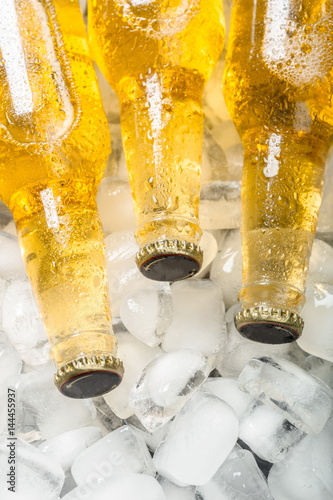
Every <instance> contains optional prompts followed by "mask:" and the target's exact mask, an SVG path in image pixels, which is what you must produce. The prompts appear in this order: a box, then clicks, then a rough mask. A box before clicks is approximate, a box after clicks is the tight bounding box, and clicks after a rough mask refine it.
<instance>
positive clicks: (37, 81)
mask: <svg viewBox="0 0 333 500" xmlns="http://www.w3.org/2000/svg"><path fill="white" fill-rule="evenodd" d="M1 9H2V15H3V14H5V15H4V17H2V21H0V33H1V34H0V52H1V55H2V58H3V60H4V65H3V67H2V74H1V79H0V95H1V105H0V123H1V137H0V173H1V175H0V197H1V199H2V200H3V201H4V202H5V203H6V204H7V205H8V207H9V208H10V209H11V211H12V213H13V216H14V220H15V222H16V226H17V230H18V236H19V241H20V245H21V248H22V254H23V258H24V262H25V266H26V269H27V273H28V276H29V279H30V281H31V283H32V287H33V291H34V294H35V298H36V301H37V304H38V307H39V310H40V313H41V316H42V319H43V322H44V324H45V328H46V331H47V334H48V338H49V341H50V344H51V358H52V359H53V361H54V363H55V365H56V367H57V368H58V372H59V370H60V371H61V377H60V379H61V380H60V379H59V384H60V385H62V388H61V390H62V392H63V393H64V394H66V395H68V396H71V397H90V396H91V395H95V394H94V393H98V392H99V391H100V389H101V388H102V390H101V392H103V388H104V389H106V386H107V385H108V383H110V384H111V386H112V385H113V383H111V378H112V377H111V375H110V376H109V375H105V376H104V375H102V376H98V375H97V377H95V378H94V377H90V378H91V380H90V382H88V379H89V377H88V378H87V383H86V385H85V386H84V383H83V384H82V383H81V382H82V381H83V379H84V377H82V375H83V374H84V373H85V372H87V366H88V365H89V366H88V368H89V370H90V372H91V373H93V372H94V371H96V374H98V370H96V366H95V365H96V360H99V365H98V367H99V371H100V372H101V373H102V372H103V370H104V369H106V372H107V365H108V364H109V365H110V363H111V362H110V360H111V358H114V360H116V358H115V356H116V340H115V337H114V335H113V334H112V329H111V316H110V305H109V300H108V287H107V278H106V272H105V256H104V246H103V235H102V231H101V225H100V221H99V218H98V214H97V208H96V202H95V196H96V190H97V186H98V183H99V181H100V179H101V177H102V174H103V169H104V166H105V162H106V159H107V157H108V154H109V144H110V139H109V131H108V126H107V122H106V118H105V115H104V110H103V108H102V104H101V101H100V96H99V90H98V86H97V82H96V78H95V75H94V71H93V66H92V63H91V59H90V56H89V52H88V48H87V40H86V36H85V28H84V24H83V20H82V17H81V12H80V10H79V5H78V3H77V2H76V1H71V0H68V1H65V2H64V1H57V0H55V1H54V2H48V1H42V2H40V1H35V0H29V1H28V2H23V1H17V2H15V3H14V2H11V3H10V2H6V3H5V2H3V5H2V6H1ZM4 19H5V20H4ZM92 356H95V358H94V360H92ZM109 358H110V359H109ZM78 360H81V361H78ZM73 363H74V365H77V366H74V365H73ZM118 364H119V361H118ZM86 365H87V366H86ZM102 365H103V366H102ZM120 370H121V368H120ZM115 372H116V370H115ZM110 373H111V371H110ZM58 375H59V373H58ZM98 377H99V382H98V380H97V379H98ZM58 378H59V377H58ZM93 378H94V382H93ZM103 378H104V381H103V380H102V379H103ZM120 378H121V374H120V373H119V376H118V375H117V374H115V375H114V379H115V383H119V380H120ZM106 379H108V382H107V381H106ZM69 380H71V381H70V382H69ZM59 384H58V385H59ZM70 386H71V387H72V389H70V388H69V387H70ZM98 386H99V387H98ZM102 386H103V387H102ZM111 386H110V387H111Z"/></svg>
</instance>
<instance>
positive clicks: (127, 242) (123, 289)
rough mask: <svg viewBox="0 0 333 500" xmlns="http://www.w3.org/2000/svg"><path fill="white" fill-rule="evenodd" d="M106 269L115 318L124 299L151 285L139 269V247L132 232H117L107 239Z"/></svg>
mask: <svg viewBox="0 0 333 500" xmlns="http://www.w3.org/2000/svg"><path fill="white" fill-rule="evenodd" d="M105 247H106V268H107V274H108V280H109V292H110V299H111V308H112V315H113V317H115V318H116V317H118V316H119V308H120V303H121V300H122V298H123V297H124V296H125V295H127V294H128V293H130V292H132V291H133V290H136V289H139V288H141V289H143V288H145V287H146V286H150V285H151V280H149V279H148V278H145V277H144V276H143V275H142V274H141V273H140V271H139V270H138V268H137V265H136V263H135V255H136V254H137V252H138V250H139V247H138V245H137V243H136V241H135V238H134V232H133V231H131V230H123V231H117V232H115V233H112V234H110V235H109V236H107V237H106V238H105Z"/></svg>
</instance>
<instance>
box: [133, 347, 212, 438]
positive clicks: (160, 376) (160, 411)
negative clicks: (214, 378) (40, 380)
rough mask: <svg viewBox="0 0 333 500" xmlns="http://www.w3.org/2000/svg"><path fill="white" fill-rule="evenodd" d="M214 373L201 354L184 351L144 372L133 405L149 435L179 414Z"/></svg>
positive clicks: (165, 357) (167, 356)
mask: <svg viewBox="0 0 333 500" xmlns="http://www.w3.org/2000/svg"><path fill="white" fill-rule="evenodd" d="M210 371H211V363H210V361H209V360H208V359H207V358H206V357H205V356H203V355H202V354H201V353H200V352H197V351H192V350H190V349H180V350H178V351H171V352H168V353H164V354H161V355H160V356H159V357H158V358H156V359H155V360H153V361H152V362H151V363H149V365H147V366H146V368H145V369H144V371H143V373H142V376H141V378H140V380H139V381H138V382H137V384H135V386H134V387H133V388H132V389H131V392H130V398H129V401H130V405H131V407H132V408H133V410H134V413H135V414H136V416H137V417H138V418H139V420H140V421H141V423H142V424H143V425H144V426H145V427H146V429H147V430H148V431H149V432H154V431H156V429H158V428H159V427H160V426H162V425H164V424H165V423H166V422H168V421H169V420H170V419H171V418H172V417H173V416H174V415H176V413H177V412H179V411H180V410H181V409H182V408H183V406H184V405H185V404H186V402H187V401H188V400H189V399H190V398H191V397H192V396H193V394H194V393H195V392H196V391H197V390H198V389H199V388H200V386H201V385H202V384H203V382H204V381H205V380H206V378H207V377H208V375H209V373H210Z"/></svg>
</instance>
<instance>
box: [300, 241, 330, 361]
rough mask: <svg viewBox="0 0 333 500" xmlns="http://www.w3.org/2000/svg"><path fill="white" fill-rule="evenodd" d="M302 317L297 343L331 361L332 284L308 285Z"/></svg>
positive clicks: (307, 350) (311, 352)
mask: <svg viewBox="0 0 333 500" xmlns="http://www.w3.org/2000/svg"><path fill="white" fill-rule="evenodd" d="M332 250H333V249H332ZM302 317H303V319H304V330H303V333H302V335H301V336H300V338H299V339H297V344H298V345H299V346H300V347H301V348H302V349H303V350H304V351H306V352H308V353H310V354H314V355H315V356H318V357H320V358H323V359H327V360H329V361H333V335H332V317H333V285H327V284H325V283H314V284H310V285H309V286H308V288H307V291H306V303H305V306H304V308H303V311H302Z"/></svg>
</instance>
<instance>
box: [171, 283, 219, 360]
mask: <svg viewBox="0 0 333 500" xmlns="http://www.w3.org/2000/svg"><path fill="white" fill-rule="evenodd" d="M171 295H172V302H173V309H174V313H173V319H172V323H171V325H170V326H169V327H168V328H167V330H166V333H165V335H164V337H163V341H162V349H163V350H164V351H172V350H176V349H193V350H195V351H199V352H201V353H202V354H203V355H205V356H209V355H211V354H214V353H217V352H218V350H219V349H221V348H222V347H223V346H224V343H225V340H226V331H225V321H224V304H223V298H222V292H221V288H220V286H219V285H218V284H217V283H214V282H213V281H211V280H206V279H205V280H193V281H179V282H176V283H173V284H172V285H171Z"/></svg>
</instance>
